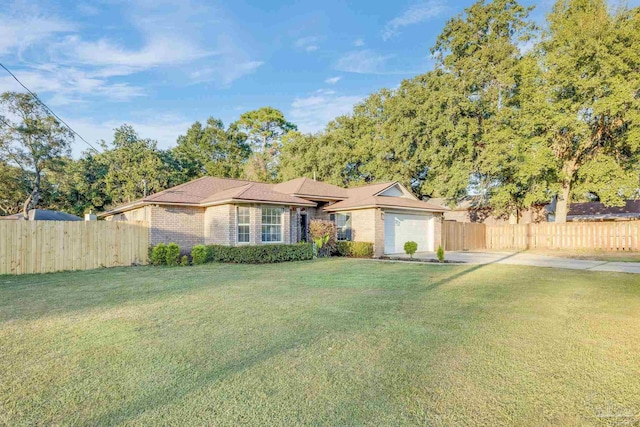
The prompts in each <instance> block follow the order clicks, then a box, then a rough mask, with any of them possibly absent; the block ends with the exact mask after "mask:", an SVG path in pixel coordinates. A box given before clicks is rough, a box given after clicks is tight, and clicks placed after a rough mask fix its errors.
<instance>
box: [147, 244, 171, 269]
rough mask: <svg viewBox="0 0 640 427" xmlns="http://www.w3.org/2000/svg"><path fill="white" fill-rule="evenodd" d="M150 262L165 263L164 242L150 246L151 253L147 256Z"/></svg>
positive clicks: (165, 251)
mask: <svg viewBox="0 0 640 427" xmlns="http://www.w3.org/2000/svg"><path fill="white" fill-rule="evenodd" d="M149 259H150V261H151V264H153V265H166V264H167V245H165V244H164V243H158V244H157V245H155V246H154V247H152V248H151V255H150V256H149Z"/></svg>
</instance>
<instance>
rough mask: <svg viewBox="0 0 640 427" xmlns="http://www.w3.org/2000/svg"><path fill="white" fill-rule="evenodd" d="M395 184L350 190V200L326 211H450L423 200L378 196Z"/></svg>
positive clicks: (338, 203)
mask: <svg viewBox="0 0 640 427" xmlns="http://www.w3.org/2000/svg"><path fill="white" fill-rule="evenodd" d="M395 184H396V182H383V183H379V184H371V185H365V186H362V187H355V188H348V189H347V192H348V195H349V198H348V199H346V200H342V201H340V202H337V203H334V204H332V205H329V206H326V207H325V208H324V210H326V211H337V210H345V209H356V208H364V207H381V208H394V207H397V208H409V209H421V210H425V211H431V212H444V211H447V210H449V209H448V208H446V207H444V206H439V205H435V204H432V203H429V202H423V201H422V200H417V199H415V198H408V197H390V196H376V194H378V193H380V192H382V191H384V190H386V189H387V188H389V187H391V186H393V185H395Z"/></svg>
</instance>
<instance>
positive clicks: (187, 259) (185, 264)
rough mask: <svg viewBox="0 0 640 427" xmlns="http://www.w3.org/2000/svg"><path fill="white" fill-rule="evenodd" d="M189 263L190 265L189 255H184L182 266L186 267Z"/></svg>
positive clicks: (181, 261)
mask: <svg viewBox="0 0 640 427" xmlns="http://www.w3.org/2000/svg"><path fill="white" fill-rule="evenodd" d="M188 265H189V257H188V256H186V255H182V258H180V266H182V267H186V266H188Z"/></svg>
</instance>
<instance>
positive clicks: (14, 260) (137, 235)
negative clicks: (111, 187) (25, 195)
mask: <svg viewBox="0 0 640 427" xmlns="http://www.w3.org/2000/svg"><path fill="white" fill-rule="evenodd" d="M148 247H149V229H148V227H147V223H146V222H143V221H138V222H133V223H128V222H119V221H87V222H84V221H0V274H29V273H48V272H52V271H63V270H89V269H92V268H100V267H116V266H128V265H133V264H146V263H147V262H148Z"/></svg>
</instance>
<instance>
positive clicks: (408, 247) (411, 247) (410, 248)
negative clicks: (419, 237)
mask: <svg viewBox="0 0 640 427" xmlns="http://www.w3.org/2000/svg"><path fill="white" fill-rule="evenodd" d="M417 250H418V244H417V243H416V242H414V241H408V242H405V244H404V251H405V252H406V253H407V255H409V256H410V257H411V258H413V254H415V253H416V251H417Z"/></svg>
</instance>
